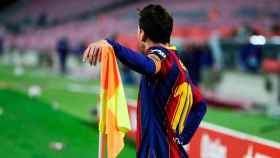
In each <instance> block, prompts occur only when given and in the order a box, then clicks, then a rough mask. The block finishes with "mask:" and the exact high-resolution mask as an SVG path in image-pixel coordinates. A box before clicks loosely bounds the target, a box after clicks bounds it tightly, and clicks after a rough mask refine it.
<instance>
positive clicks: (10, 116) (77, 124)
mask: <svg viewBox="0 0 280 158" xmlns="http://www.w3.org/2000/svg"><path fill="white" fill-rule="evenodd" d="M0 107H1V108H2V110H3V114H2V115H1V116H0V129H1V135H0V142H1V145H0V155H1V157H5V158H10V157H11V158H12V157H24V158H50V157H58V158H60V157H61V158H63V157H65V158H76V157H97V153H98V130H97V128H93V126H92V125H90V124H89V123H87V122H85V121H83V120H81V119H77V118H76V117H73V116H72V115H69V114H67V113H65V112H62V111H59V110H58V111H56V110H54V109H52V108H51V106H50V105H49V104H48V103H45V102H42V101H41V100H39V99H34V98H30V97H28V96H26V95H25V94H22V93H20V92H15V91H12V90H0ZM56 141H58V142H62V143H63V144H64V145H65V147H64V148H63V149H62V150H61V151H56V150H53V149H52V148H51V147H50V145H51V143H52V142H56ZM134 155H135V150H134V148H133V147H132V146H130V145H127V146H126V148H125V149H124V150H123V152H122V153H121V155H120V157H123V158H127V157H134Z"/></svg>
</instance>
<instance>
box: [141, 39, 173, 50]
mask: <svg viewBox="0 0 280 158" xmlns="http://www.w3.org/2000/svg"><path fill="white" fill-rule="evenodd" d="M155 46H161V47H164V48H168V47H170V44H169V43H166V44H163V43H155V42H153V41H151V40H147V41H146V42H145V49H146V50H147V49H149V48H151V47H155Z"/></svg>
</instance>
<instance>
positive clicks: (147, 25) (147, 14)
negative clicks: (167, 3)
mask: <svg viewBox="0 0 280 158" xmlns="http://www.w3.org/2000/svg"><path fill="white" fill-rule="evenodd" d="M139 16H140V17H139V27H140V29H142V30H143V31H144V33H145V35H146V36H147V37H148V38H149V39H151V40H152V41H153V42H157V43H169V42H170V36H171V33H172V29H173V18H172V17H171V15H170V14H169V13H168V12H167V11H166V9H164V8H163V7H162V6H160V5H154V4H150V5H147V6H146V7H144V8H143V9H142V10H140V11H139Z"/></svg>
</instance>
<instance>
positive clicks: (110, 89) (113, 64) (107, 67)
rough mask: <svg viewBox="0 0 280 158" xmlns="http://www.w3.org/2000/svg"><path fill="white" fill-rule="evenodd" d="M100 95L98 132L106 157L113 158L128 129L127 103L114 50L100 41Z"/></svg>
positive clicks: (121, 145)
mask: <svg viewBox="0 0 280 158" xmlns="http://www.w3.org/2000/svg"><path fill="white" fill-rule="evenodd" d="M100 43H101V44H104V45H103V46H102V56H101V93H100V121H99V131H100V133H101V134H103V135H105V136H106V141H107V142H106V143H107V153H108V154H107V156H108V158H115V157H117V155H118V154H119V153H120V151H121V150H122V148H123V147H124V136H125V133H127V132H128V131H129V130H130V129H131V126H130V119H129V115H128V109H127V103H126V99H125V95H124V89H123V86H122V82H121V76H120V72H119V69H118V65H117V61H116V57H115V53H114V49H113V48H112V46H111V45H110V44H108V43H106V42H105V41H101V42H100Z"/></svg>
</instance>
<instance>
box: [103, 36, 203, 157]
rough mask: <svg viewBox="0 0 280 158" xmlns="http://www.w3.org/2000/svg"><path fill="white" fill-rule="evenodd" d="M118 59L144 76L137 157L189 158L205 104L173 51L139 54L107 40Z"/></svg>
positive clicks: (150, 51) (141, 88) (139, 112)
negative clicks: (189, 146)
mask: <svg viewBox="0 0 280 158" xmlns="http://www.w3.org/2000/svg"><path fill="white" fill-rule="evenodd" d="M107 41H108V43H109V44H111V45H112V46H113V48H114V50H115V53H116V56H117V58H118V59H119V60H120V61H121V62H122V63H123V64H125V65H127V66H128V67H130V68H132V69H133V70H135V71H137V72H139V73H141V74H142V79H141V83H140V89H139V96H138V104H137V131H138V132H137V157H138V158H147V157H150V158H153V157H154V158H156V157H157V158H187V157H188V156H187V153H186V152H185V150H184V148H183V144H187V143H188V142H189V141H190V139H191V137H192V136H193V134H194V133H195V131H196V129H197V128H198V126H199V123H200V122H201V120H202V118H203V116H204V115H205V112H206V104H205V102H204V101H203V98H202V96H201V94H200V91H199V89H198V88H197V87H196V86H194V85H193V84H192V82H191V79H190V77H189V75H188V72H187V69H186V68H185V67H184V65H183V64H182V63H181V61H180V60H179V58H178V57H177V55H176V51H175V50H174V49H168V48H164V47H161V46H154V47H151V48H149V49H148V50H147V52H145V54H142V53H136V52H134V51H132V50H130V49H128V48H126V47H124V46H122V45H120V44H119V43H117V42H116V41H114V40H109V39H108V40H107Z"/></svg>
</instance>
